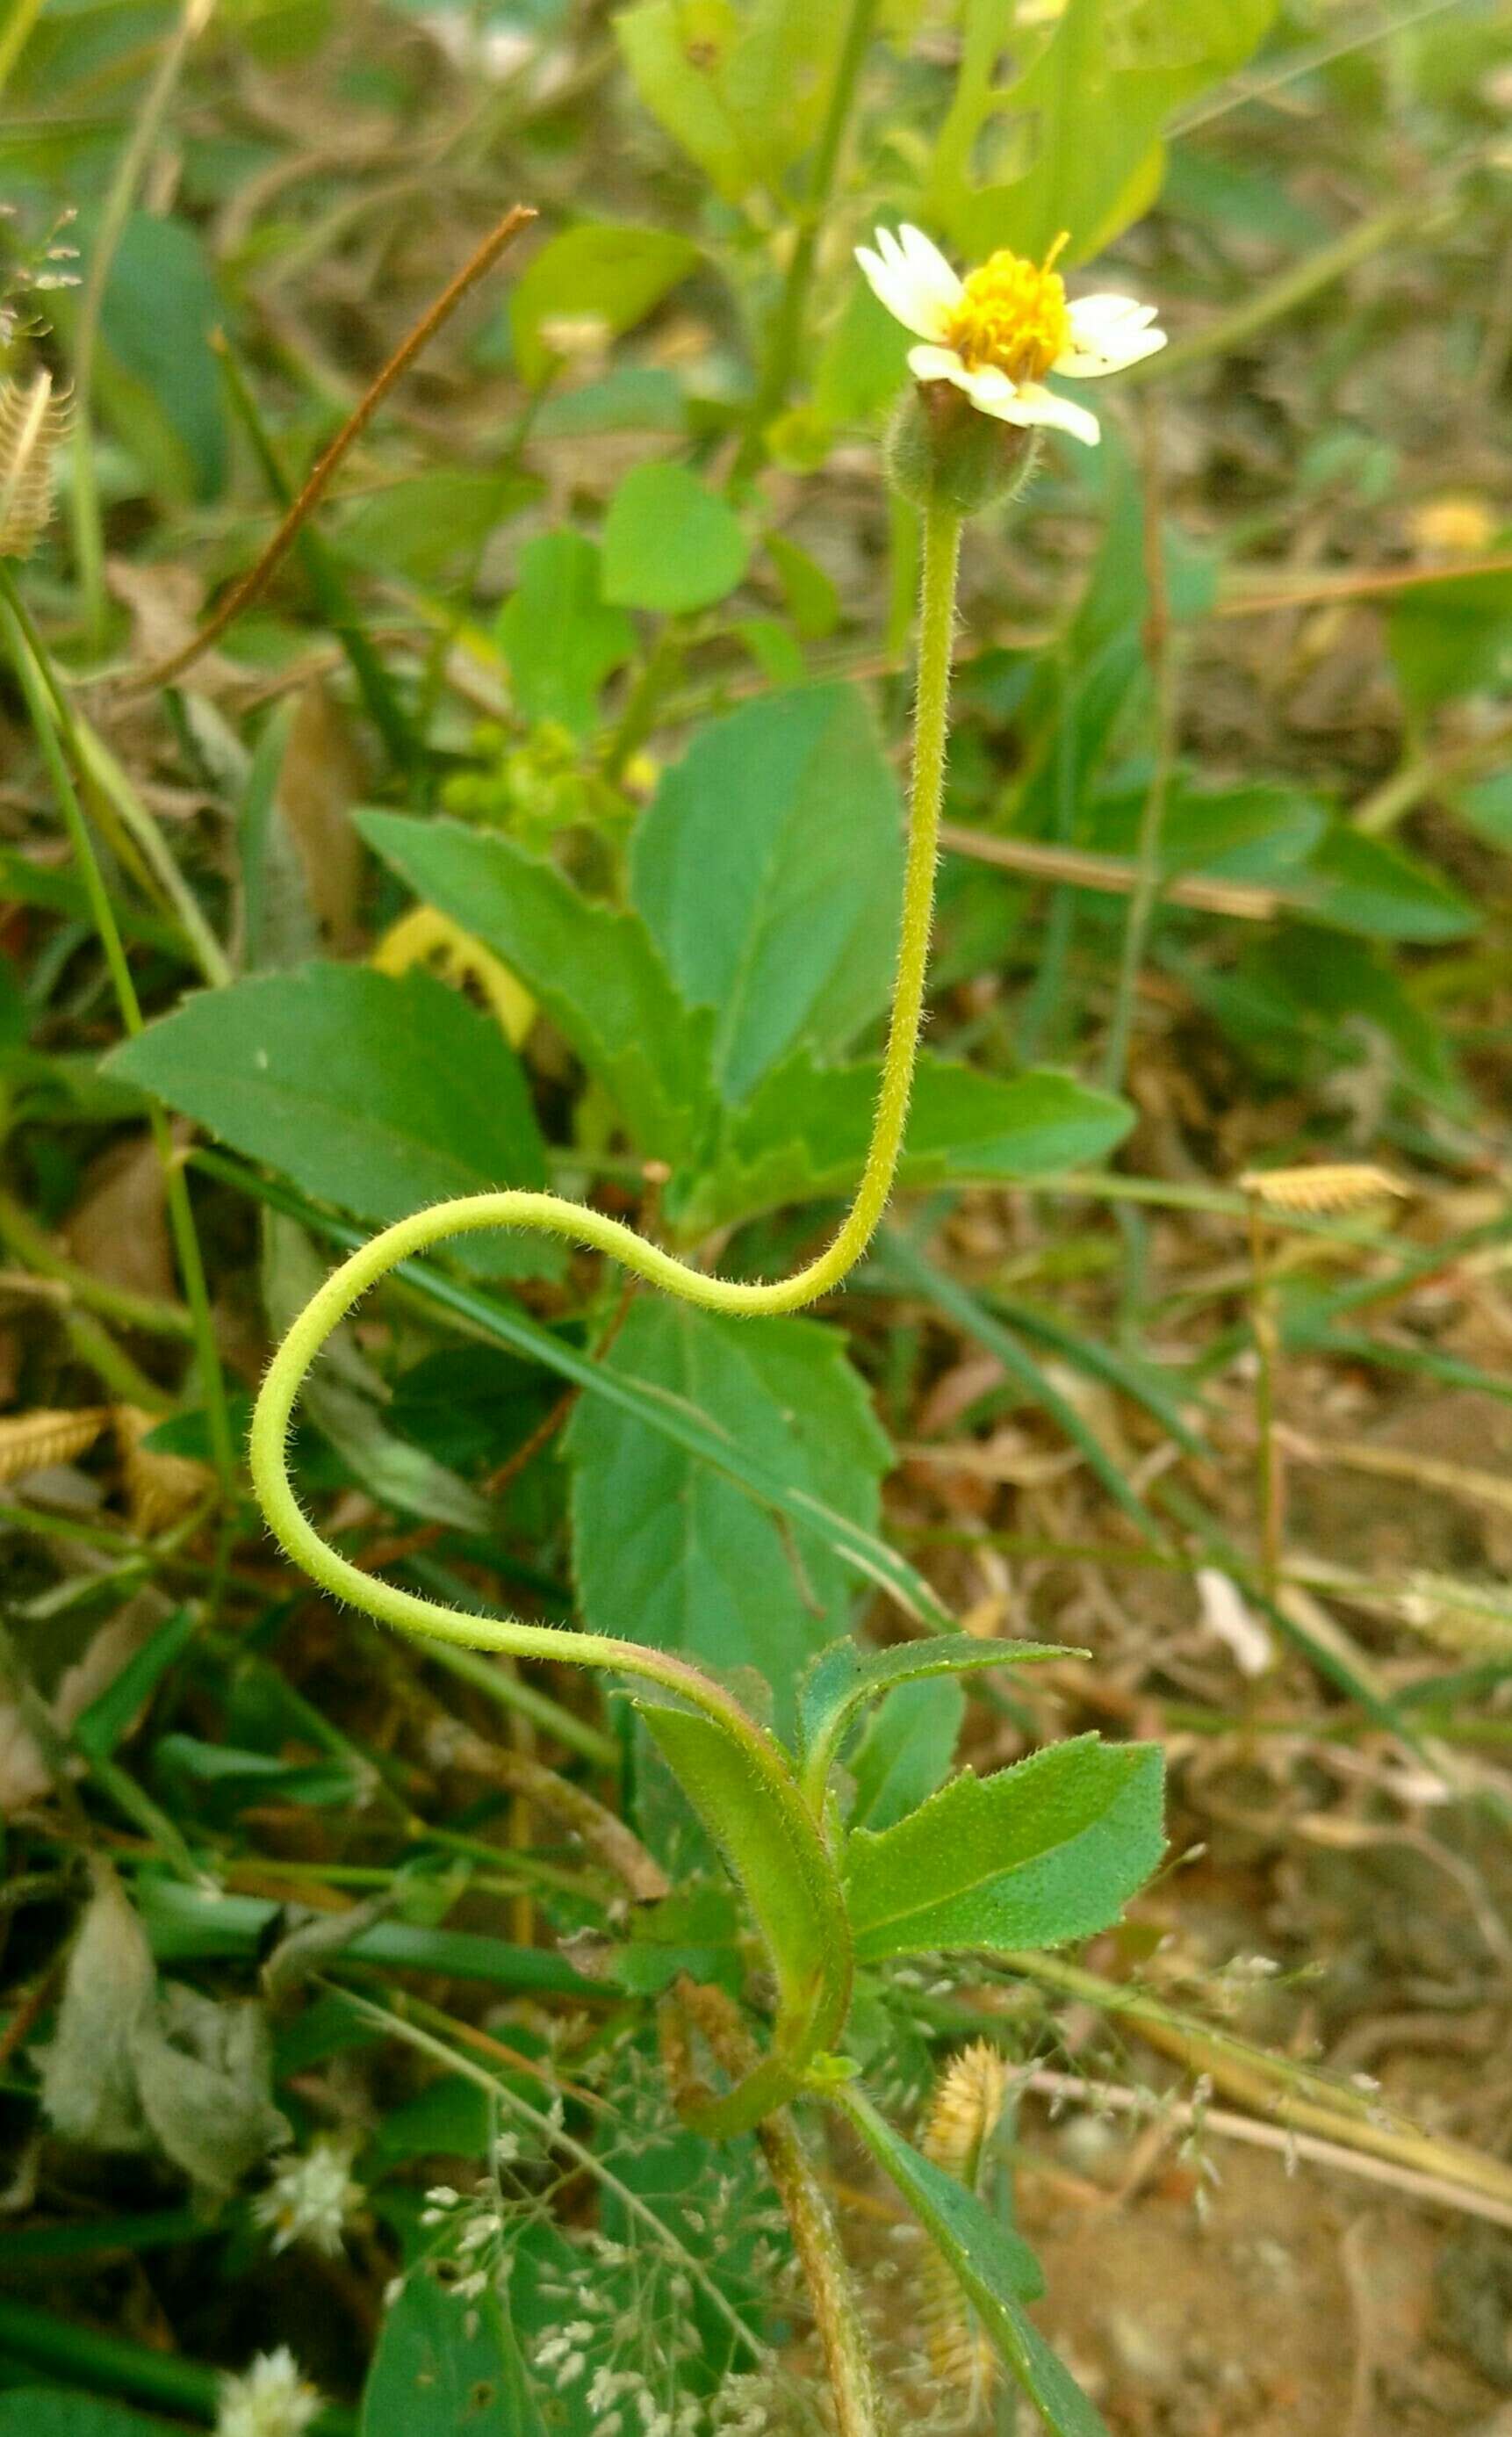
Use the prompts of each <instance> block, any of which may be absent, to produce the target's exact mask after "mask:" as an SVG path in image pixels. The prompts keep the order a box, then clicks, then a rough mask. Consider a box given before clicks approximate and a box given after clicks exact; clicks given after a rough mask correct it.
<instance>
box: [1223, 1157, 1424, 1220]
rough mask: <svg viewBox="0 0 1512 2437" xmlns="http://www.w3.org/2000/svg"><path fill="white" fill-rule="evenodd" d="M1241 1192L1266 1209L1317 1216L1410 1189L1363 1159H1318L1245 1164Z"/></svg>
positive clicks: (1404, 1193)
mask: <svg viewBox="0 0 1512 2437" xmlns="http://www.w3.org/2000/svg"><path fill="white" fill-rule="evenodd" d="M1239 1189H1240V1191H1241V1193H1247V1194H1248V1195H1249V1196H1250V1199H1251V1200H1252V1201H1260V1202H1263V1204H1264V1206H1265V1208H1266V1209H1267V1210H1300V1211H1306V1212H1309V1213H1313V1214H1316V1215H1317V1216H1319V1217H1321V1216H1322V1215H1323V1214H1324V1213H1325V1212H1328V1213H1330V1214H1331V1213H1336V1212H1339V1211H1343V1210H1360V1209H1363V1208H1364V1205H1365V1204H1366V1203H1367V1202H1370V1201H1385V1200H1387V1199H1391V1198H1395V1199H1397V1200H1399V1201H1405V1200H1406V1199H1407V1198H1408V1197H1409V1196H1410V1194H1411V1192H1412V1187H1411V1185H1410V1184H1403V1183H1402V1182H1401V1180H1400V1178H1399V1177H1396V1176H1392V1175H1391V1174H1390V1173H1389V1172H1388V1170H1387V1169H1385V1168H1383V1167H1371V1166H1366V1165H1365V1164H1364V1162H1343V1161H1341V1162H1339V1163H1337V1164H1334V1163H1328V1164H1325V1163H1322V1162H1320V1163H1318V1164H1317V1165H1316V1166H1307V1167H1270V1168H1257V1167H1251V1168H1246V1169H1245V1171H1244V1173H1243V1176H1242V1177H1241V1178H1240V1180H1239Z"/></svg>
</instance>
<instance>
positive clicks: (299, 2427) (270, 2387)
mask: <svg viewBox="0 0 1512 2437" xmlns="http://www.w3.org/2000/svg"><path fill="white" fill-rule="evenodd" d="M322 2409H323V2406H322V2399H321V2397H320V2395H319V2394H318V2393H316V2390H315V2388H314V2387H313V2386H311V2385H310V2384H309V2383H308V2381H307V2379H305V2378H304V2376H302V2375H301V2373H300V2366H299V2363H298V2361H297V2360H296V2359H295V2358H294V2356H293V2354H292V2353H291V2352H290V2351H289V2349H288V2346H287V2344H280V2345H279V2347H278V2350H277V2351H276V2352H271V2353H258V2354H257V2356H256V2358H254V2360H253V2361H252V2366H251V2368H250V2369H247V2370H245V2371H243V2373H242V2375H241V2376H239V2377H230V2376H228V2377H223V2378H222V2379H221V2381H220V2402H219V2409H218V2411H217V2414H216V2437H304V2430H305V2429H306V2428H308V2427H309V2425H310V2423H311V2421H312V2420H315V2419H318V2418H319V2416H320V2413H321V2411H322Z"/></svg>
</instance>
